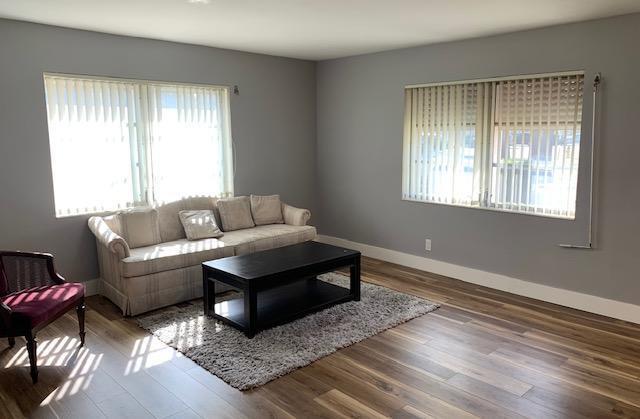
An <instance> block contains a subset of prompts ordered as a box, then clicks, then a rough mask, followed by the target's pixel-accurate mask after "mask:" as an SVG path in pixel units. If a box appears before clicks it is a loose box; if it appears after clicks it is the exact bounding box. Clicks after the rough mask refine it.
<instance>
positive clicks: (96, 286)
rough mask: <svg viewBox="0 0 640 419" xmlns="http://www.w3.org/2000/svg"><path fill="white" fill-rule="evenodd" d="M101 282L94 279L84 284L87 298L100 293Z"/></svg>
mask: <svg viewBox="0 0 640 419" xmlns="http://www.w3.org/2000/svg"><path fill="white" fill-rule="evenodd" d="M100 281H101V279H100V278H94V279H90V280H88V281H84V282H83V284H84V295H85V297H90V296H92V295H97V294H99V293H100Z"/></svg>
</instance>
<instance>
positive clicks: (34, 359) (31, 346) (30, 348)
mask: <svg viewBox="0 0 640 419" xmlns="http://www.w3.org/2000/svg"><path fill="white" fill-rule="evenodd" d="M25 338H27V352H29V364H30V366H31V380H32V381H33V384H35V383H37V382H38V354H37V351H38V341H37V340H36V337H35V336H34V335H33V334H32V333H31V331H29V333H27V334H26V336H25Z"/></svg>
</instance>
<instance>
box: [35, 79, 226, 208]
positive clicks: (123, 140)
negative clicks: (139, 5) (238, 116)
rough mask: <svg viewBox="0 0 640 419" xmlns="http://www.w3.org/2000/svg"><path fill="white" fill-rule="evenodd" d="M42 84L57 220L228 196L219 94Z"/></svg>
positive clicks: (130, 84) (196, 89)
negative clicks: (189, 197) (155, 204)
mask: <svg viewBox="0 0 640 419" xmlns="http://www.w3.org/2000/svg"><path fill="white" fill-rule="evenodd" d="M44 79H45V90H46V103H47V114H48V123H49V141H50V146H51V164H52V171H53V182H54V195H55V206H56V214H57V215H58V216H67V215H75V214H86V213H92V212H100V211H108V210H116V209H121V208H128V207H133V206H137V205H149V204H153V203H156V202H165V201H171V200H176V199H180V198H183V197H187V196H201V195H206V196H227V195H232V194H233V158H232V146H231V134H230V127H229V97H228V91H227V89H226V88H219V87H213V86H211V87H210V86H200V85H198V86H190V85H182V84H180V85H172V84H165V83H153V82H144V81H126V80H114V79H96V78H89V77H75V76H62V75H49V74H46V75H45V77H44Z"/></svg>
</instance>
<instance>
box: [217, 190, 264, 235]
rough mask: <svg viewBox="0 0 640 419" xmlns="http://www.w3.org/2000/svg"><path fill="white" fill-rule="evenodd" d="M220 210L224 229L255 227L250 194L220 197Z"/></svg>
mask: <svg viewBox="0 0 640 419" xmlns="http://www.w3.org/2000/svg"><path fill="white" fill-rule="evenodd" d="M218 211H220V221H221V222H222V229H223V230H224V231H233V230H240V229H243V228H251V227H255V223H254V222H253V218H252V217H251V204H250V202H249V197H248V196H238V197H235V198H225V199H219V200H218Z"/></svg>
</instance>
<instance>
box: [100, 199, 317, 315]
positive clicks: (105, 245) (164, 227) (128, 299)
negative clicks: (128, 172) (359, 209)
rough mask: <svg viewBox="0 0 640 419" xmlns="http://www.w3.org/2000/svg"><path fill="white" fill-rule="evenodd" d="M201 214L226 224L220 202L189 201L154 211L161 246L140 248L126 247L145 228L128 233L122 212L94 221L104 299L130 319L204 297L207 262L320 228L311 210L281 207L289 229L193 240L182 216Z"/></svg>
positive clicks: (301, 237)
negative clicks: (183, 213) (191, 212)
mask: <svg viewBox="0 0 640 419" xmlns="http://www.w3.org/2000/svg"><path fill="white" fill-rule="evenodd" d="M201 209H211V210H213V213H214V215H215V216H216V219H217V224H218V225H219V226H220V225H221V223H220V219H219V213H218V210H217V207H216V199H215V198H189V199H184V200H181V201H177V202H172V203H169V204H165V205H161V206H157V207H155V211H157V223H158V227H159V233H160V234H159V235H160V237H158V238H157V240H156V241H157V243H156V244H153V245H149V246H144V247H137V248H131V247H130V246H129V245H128V244H127V243H128V242H130V243H135V242H137V241H138V242H139V240H136V239H137V238H136V237H132V235H135V234H139V233H137V232H136V230H138V231H140V230H141V229H140V228H133V229H132V228H127V229H126V230H127V231H126V232H124V231H123V230H124V229H123V223H122V216H123V215H122V213H116V214H112V215H108V216H100V217H98V216H96V217H91V218H90V219H89V228H90V229H91V231H92V232H93V234H95V236H96V243H97V248H98V261H99V264H100V276H101V279H102V280H101V281H100V282H101V294H102V295H104V296H105V297H107V298H108V299H110V300H111V301H113V302H114V303H115V304H116V305H118V307H120V309H122V312H123V314H125V315H136V314H140V313H144V312H146V311H150V310H154V309H156V308H160V307H165V306H168V305H171V304H176V303H179V302H182V301H187V300H191V299H194V298H200V297H202V268H201V263H202V262H204V261H207V260H212V259H218V258H223V257H227V256H235V255H242V254H247V253H252V252H256V251H260V250H267V249H272V248H275V247H281V246H286V245H290V244H296V243H301V242H304V241H308V240H313V239H314V238H315V237H316V229H315V227H312V226H308V225H306V224H307V222H308V221H309V218H310V217H311V213H310V212H309V211H308V210H306V209H300V208H295V207H292V206H289V205H286V204H282V212H283V217H284V224H270V225H261V226H256V227H253V228H247V229H243V230H235V231H229V232H225V233H224V236H222V237H220V238H217V239H215V238H208V239H202V240H196V241H189V240H187V239H186V236H185V232H184V229H183V227H182V224H181V222H180V219H179V216H178V212H179V211H181V210H201ZM153 210H154V209H148V210H146V211H153ZM140 227H141V228H142V229H144V228H146V226H140ZM154 227H155V226H154ZM127 236H129V237H127Z"/></svg>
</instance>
